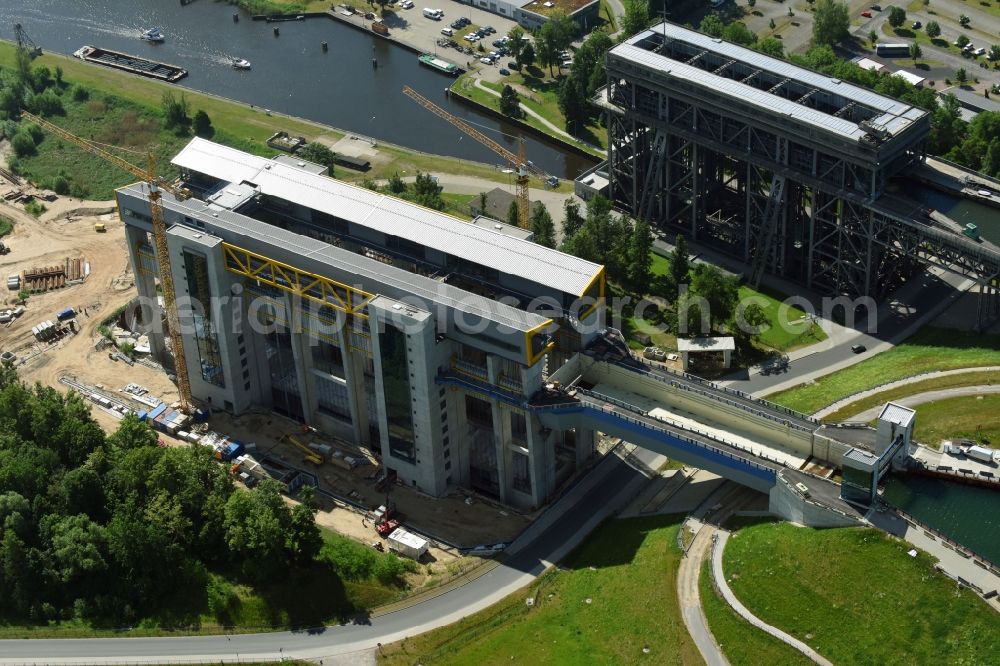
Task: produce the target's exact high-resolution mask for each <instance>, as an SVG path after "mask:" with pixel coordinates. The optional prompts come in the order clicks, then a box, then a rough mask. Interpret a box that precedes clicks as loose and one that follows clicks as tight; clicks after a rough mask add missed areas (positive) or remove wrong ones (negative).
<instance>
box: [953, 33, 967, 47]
mask: <svg viewBox="0 0 1000 666" xmlns="http://www.w3.org/2000/svg"><path fill="white" fill-rule="evenodd" d="M968 43H969V38H968V36H967V35H959V36H958V37H957V38H955V45H956V46H957V47H958V48H960V49H964V48H965V47H966V46H967V45H968Z"/></svg>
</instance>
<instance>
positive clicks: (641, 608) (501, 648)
mask: <svg viewBox="0 0 1000 666" xmlns="http://www.w3.org/2000/svg"><path fill="white" fill-rule="evenodd" d="M680 520H681V517H680V516H656V517H646V518H634V519H626V520H612V521H609V522H606V523H604V524H603V525H602V526H601V527H600V528H599V529H598V530H597V532H595V533H594V534H593V535H592V536H591V537H590V538H589V539H588V540H587V541H586V542H585V543H584V545H582V546H581V547H580V548H579V549H577V550H576V551H575V552H574V553H573V554H572V555H571V556H570V557H569V558H568V559H567V561H566V564H565V566H561V567H559V568H558V570H555V571H550V572H549V573H547V574H545V575H543V576H542V578H540V579H539V580H538V581H536V582H535V583H533V584H531V585H530V586H529V587H528V588H526V589H523V590H520V591H518V592H515V593H514V594H512V595H510V596H508V597H507V598H505V599H503V600H502V601H500V602H498V603H496V604H494V605H492V606H490V607H489V608H487V609H485V610H483V611H480V612H479V613H476V614H474V615H471V616H469V617H467V618H465V619H463V620H461V621H459V622H457V623H455V624H451V625H448V626H446V627H442V628H440V629H436V630H434V631H431V632H428V633H425V634H421V635H419V636H415V637H413V638H407V639H405V640H403V641H400V642H398V643H393V644H391V645H385V646H382V650H381V651H380V652H381V654H380V655H379V663H380V664H393V665H395V664H399V665H403V664H406V665H410V664H414V663H424V664H431V663H433V664H456V665H458V664H500V663H511V661H513V662H514V663H528V664H540V663H546V664H585V663H601V664H625V663H638V662H645V661H648V663H656V664H690V663H698V662H700V661H701V659H700V657H699V655H698V650H697V648H696V647H695V645H694V643H693V642H692V640H691V638H690V636H688V633H687V630H686V629H685V627H684V623H683V621H682V619H681V617H680V610H679V607H678V602H677V593H676V585H677V581H676V576H677V568H678V565H679V562H680V558H681V552H680V550H678V548H677V531H678V529H679V523H680ZM528 599H531V600H532V604H531V605H528V602H527V600H528Z"/></svg>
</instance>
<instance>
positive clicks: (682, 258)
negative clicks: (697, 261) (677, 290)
mask: <svg viewBox="0 0 1000 666" xmlns="http://www.w3.org/2000/svg"><path fill="white" fill-rule="evenodd" d="M690 270H691V257H690V256H689V255H688V249H687V241H686V240H685V239H684V235H683V234H677V238H676V240H674V250H673V252H671V253H670V278H671V280H672V281H673V283H674V286H675V287H678V286H680V285H682V284H687V281H688V272H689V271H690Z"/></svg>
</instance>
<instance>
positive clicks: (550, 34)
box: [535, 22, 560, 76]
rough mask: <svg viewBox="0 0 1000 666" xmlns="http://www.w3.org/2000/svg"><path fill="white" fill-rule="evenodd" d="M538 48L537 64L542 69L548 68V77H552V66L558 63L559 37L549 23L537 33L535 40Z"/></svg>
mask: <svg viewBox="0 0 1000 666" xmlns="http://www.w3.org/2000/svg"><path fill="white" fill-rule="evenodd" d="M535 44H536V46H537V48H538V62H539V64H541V65H542V67H548V68H549V76H552V75H553V74H552V65H555V64H556V63H558V62H559V51H560V48H559V35H558V33H557V31H556V29H555V28H554V27H552V23H551V22H546V23H545V24H544V25H542V28H541V30H539V31H538V36H537V37H536V38H535Z"/></svg>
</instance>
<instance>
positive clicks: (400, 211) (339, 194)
mask: <svg viewBox="0 0 1000 666" xmlns="http://www.w3.org/2000/svg"><path fill="white" fill-rule="evenodd" d="M173 163H174V164H175V165H177V166H179V167H181V168H183V169H190V170H192V171H195V172H198V173H203V174H206V175H209V176H212V177H214V178H218V179H220V180H225V181H229V182H235V183H240V182H243V181H248V182H251V183H254V184H255V185H257V186H258V187H259V188H260V190H261V192H262V193H263V194H266V195H269V196H273V197H277V198H279V199H284V200H286V201H290V202H293V203H297V204H300V205H302V206H305V207H307V208H310V209H313V210H319V211H323V212H326V213H329V214H330V215H335V216H337V217H339V218H342V219H344V220H347V221H348V222H351V223H353V224H358V225H362V226H365V227H368V228H369V229H373V230H376V231H379V232H381V233H385V234H392V235H395V236H400V237H402V238H407V239H410V240H412V241H414V242H417V243H419V244H421V245H424V246H425V247H429V248H433V249H435V250H438V251H440V252H445V253H448V254H450V255H452V256H456V257H460V258H462V259H465V260H467V261H470V262H475V263H477V264H480V265H482V266H486V267H489V268H494V269H496V270H497V271H499V272H501V273H508V274H513V275H518V276H520V277H523V278H525V279H527V280H530V281H531V282H535V283H537V284H540V285H543V286H546V287H549V288H551V289H554V290H556V291H560V292H564V293H568V294H573V295H580V294H583V292H584V290H585V289H586V288H587V286H588V285H589V284H590V283H591V282H592V281H593V280H594V278H595V277H596V276H597V275H598V274H599V273H600V271H601V268H602V267H601V266H600V265H599V264H595V263H592V262H590V261H585V260H583V259H579V258H577V257H574V256H572V255H569V254H565V253H563V252H559V251H558V250H552V249H549V248H547V247H544V246H542V245H538V244H537V243H533V242H531V241H527V240H524V239H521V238H518V237H515V236H512V235H510V234H504V233H500V232H497V231H496V230H494V229H491V228H488V227H479V226H476V225H472V224H468V223H467V222H464V221H462V220H460V219H458V218H456V217H452V216H451V215H446V214H444V213H440V212H438V211H435V210H431V209H429V208H424V207H422V206H418V205H416V204H413V203H410V202H408V201H403V200H401V199H396V198H394V197H390V196H386V195H384V194H379V193H378V192H372V191H371V190H368V189H365V188H363V187H357V186H354V185H350V184H348V183H344V182H341V181H339V180H334V179H332V178H327V177H325V176H320V175H317V174H314V173H309V172H307V171H304V170H302V169H299V168H297V167H295V166H294V165H289V164H283V163H280V162H275V161H272V160H268V159H264V158H262V157H256V156H254V155H249V154H247V153H244V152H242V151H240V150H236V149H234V148H228V147H226V146H222V145H219V144H217V143H213V142H211V141H207V140H205V139H201V138H197V137H196V138H194V139H192V140H191V141H190V143H188V145H187V146H185V147H184V149H183V150H182V151H181V152H180V153H178V154H177V156H176V157H175V158H174V159H173Z"/></svg>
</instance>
